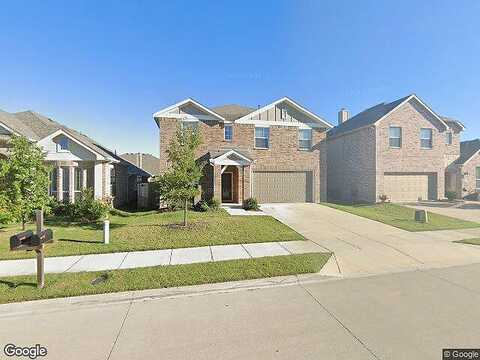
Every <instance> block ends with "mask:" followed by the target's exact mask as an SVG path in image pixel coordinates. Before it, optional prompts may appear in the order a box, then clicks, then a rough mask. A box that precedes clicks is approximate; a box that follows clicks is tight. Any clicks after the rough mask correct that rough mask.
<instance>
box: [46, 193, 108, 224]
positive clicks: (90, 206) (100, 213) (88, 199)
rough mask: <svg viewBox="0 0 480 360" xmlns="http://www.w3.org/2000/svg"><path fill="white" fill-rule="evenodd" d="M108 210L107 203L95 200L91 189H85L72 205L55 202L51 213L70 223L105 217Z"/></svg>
mask: <svg viewBox="0 0 480 360" xmlns="http://www.w3.org/2000/svg"><path fill="white" fill-rule="evenodd" d="M110 208H111V206H110V204H109V202H108V201H103V200H97V199H95V198H94V196H93V192H92V189H86V190H83V191H82V193H81V195H80V198H79V199H77V200H76V201H75V203H73V204H70V203H66V202H59V201H56V202H55V203H54V205H53V206H52V211H53V214H54V215H55V216H62V217H66V218H68V219H69V220H70V221H78V222H91V221H97V220H100V219H101V218H103V217H105V216H106V215H107V214H108V211H109V210H110Z"/></svg>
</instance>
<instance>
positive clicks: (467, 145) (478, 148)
mask: <svg viewBox="0 0 480 360" xmlns="http://www.w3.org/2000/svg"><path fill="white" fill-rule="evenodd" d="M447 176H448V177H447V179H449V181H448V187H447V190H450V191H454V192H455V193H456V194H457V197H461V198H472V199H474V200H477V198H478V193H480V139H475V140H470V141H462V142H461V143H460V157H459V158H458V159H457V160H456V161H455V162H454V163H453V164H452V165H451V166H450V167H449V171H448V173H447Z"/></svg>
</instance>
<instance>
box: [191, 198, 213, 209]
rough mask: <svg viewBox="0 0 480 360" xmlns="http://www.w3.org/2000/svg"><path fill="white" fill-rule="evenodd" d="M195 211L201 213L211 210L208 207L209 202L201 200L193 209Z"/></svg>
mask: <svg viewBox="0 0 480 360" xmlns="http://www.w3.org/2000/svg"><path fill="white" fill-rule="evenodd" d="M193 209H194V210H195V211H200V212H206V211H208V210H210V206H209V205H208V202H207V201H205V200H200V201H199V202H197V203H196V204H195V206H194V207H193Z"/></svg>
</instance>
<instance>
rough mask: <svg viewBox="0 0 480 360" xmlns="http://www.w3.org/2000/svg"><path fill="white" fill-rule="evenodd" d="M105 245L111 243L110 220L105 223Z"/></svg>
mask: <svg viewBox="0 0 480 360" xmlns="http://www.w3.org/2000/svg"><path fill="white" fill-rule="evenodd" d="M103 243H104V244H107V245H108V244H109V243H110V220H104V221H103Z"/></svg>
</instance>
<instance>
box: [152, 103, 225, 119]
mask: <svg viewBox="0 0 480 360" xmlns="http://www.w3.org/2000/svg"><path fill="white" fill-rule="evenodd" d="M187 104H193V105H195V106H196V107H198V108H199V109H201V110H203V111H205V112H206V113H207V114H210V115H211V116H213V117H214V118H217V119H218V120H222V121H224V120H225V118H224V117H223V116H222V115H220V114H217V113H216V112H215V111H213V110H211V109H209V108H208V107H206V106H205V105H202V104H200V103H199V102H198V101H196V100H193V99H192V98H187V99H185V100H182V101H180V102H178V103H176V104H173V105H170V106H168V107H166V108H164V109H161V110H159V111H157V112H156V113H155V114H153V118H154V119H155V120H156V118H159V117H172V116H173V115H175V114H171V113H170V111H171V110H173V109H175V108H177V107H178V108H179V107H181V106H184V105H187ZM187 115H188V114H185V115H184V116H187Z"/></svg>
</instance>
